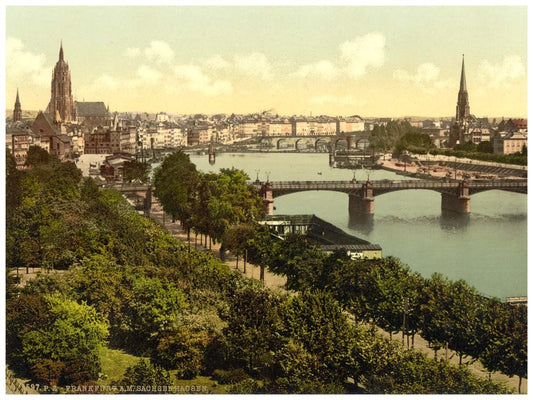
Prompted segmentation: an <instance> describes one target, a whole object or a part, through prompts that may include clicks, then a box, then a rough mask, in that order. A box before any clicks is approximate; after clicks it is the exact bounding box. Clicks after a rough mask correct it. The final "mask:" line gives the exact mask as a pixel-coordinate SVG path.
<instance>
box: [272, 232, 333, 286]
mask: <svg viewBox="0 0 533 400" xmlns="http://www.w3.org/2000/svg"><path fill="white" fill-rule="evenodd" d="M324 258H325V256H324V253H322V252H321V251H320V249H319V248H318V247H316V246H312V245H310V244H309V242H308V241H307V239H306V238H305V237H303V236H301V235H288V236H287V237H286V238H285V240H283V241H274V242H273V245H272V248H271V251H270V259H269V260H268V268H269V269H270V270H271V271H272V272H273V273H275V274H281V275H284V276H286V277H287V282H286V284H285V287H286V288H287V289H289V290H305V289H312V288H317V287H319V285H320V284H321V283H320V278H321V276H322V269H323V261H324Z"/></svg>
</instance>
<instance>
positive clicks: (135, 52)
mask: <svg viewBox="0 0 533 400" xmlns="http://www.w3.org/2000/svg"><path fill="white" fill-rule="evenodd" d="M125 54H126V57H131V58H135V57H138V56H140V55H141V49H139V48H138V47H128V48H127V49H126V52H125Z"/></svg>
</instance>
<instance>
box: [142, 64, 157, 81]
mask: <svg viewBox="0 0 533 400" xmlns="http://www.w3.org/2000/svg"><path fill="white" fill-rule="evenodd" d="M137 77H138V78H139V79H140V80H141V82H144V83H148V84H156V83H158V82H159V80H160V79H161V77H162V74H161V72H159V71H158V70H156V69H154V68H152V67H149V66H148V65H144V64H143V65H140V66H139V68H137Z"/></svg>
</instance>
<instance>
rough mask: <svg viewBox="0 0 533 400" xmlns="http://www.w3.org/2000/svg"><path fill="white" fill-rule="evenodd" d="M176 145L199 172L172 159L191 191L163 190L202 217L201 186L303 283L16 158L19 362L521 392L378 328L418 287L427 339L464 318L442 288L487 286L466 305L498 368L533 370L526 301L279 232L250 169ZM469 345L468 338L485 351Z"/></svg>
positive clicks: (263, 380)
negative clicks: (241, 268) (259, 276)
mask: <svg viewBox="0 0 533 400" xmlns="http://www.w3.org/2000/svg"><path fill="white" fill-rule="evenodd" d="M175 157H176V158H178V161H177V164H178V165H179V167H178V166H175V169H174V170H173V171H174V173H175V174H177V175H180V174H182V175H183V176H185V177H186V179H188V183H185V182H173V181H172V179H171V178H172V177H171V176H167V175H166V174H164V173H162V172H160V173H159V178H157V177H156V179H160V182H161V179H168V184H169V185H173V187H174V188H175V189H176V190H178V191H179V193H172V192H171V191H165V190H164V189H161V188H160V192H159V193H160V195H161V196H167V198H169V199H179V200H177V201H178V202H180V201H183V202H185V203H187V202H189V201H190V204H188V205H187V204H185V205H184V204H181V203H180V204H176V205H174V207H175V208H172V204H168V205H167V210H169V212H170V213H171V214H173V215H174V216H175V217H176V218H179V219H180V220H181V218H185V219H186V220H187V221H189V222H188V224H189V225H188V226H189V227H195V229H200V228H199V226H200V225H198V226H196V225H194V223H195V222H194V220H195V218H198V217H197V215H196V213H195V211H194V210H195V209H196V207H197V205H196V204H197V203H196V201H202V202H203V203H201V204H204V205H205V206H206V208H207V210H206V215H209V218H221V219H223V220H224V221H222V222H221V221H212V222H211V224H212V225H211V226H210V225H206V226H208V228H206V229H207V232H208V233H210V234H211V233H213V234H214V235H215V237H216V238H217V240H223V241H226V243H227V244H228V246H231V247H232V248H233V247H238V246H239V242H240V241H243V240H242V239H239V238H244V237H247V239H246V240H245V244H244V245H243V246H242V247H241V248H242V250H243V251H246V252H248V255H249V257H250V259H251V260H253V261H254V262H255V263H258V264H261V263H262V265H264V266H265V267H269V268H272V269H273V270H275V272H277V273H283V274H285V275H287V276H288V278H289V279H288V282H289V285H290V287H291V288H292V289H293V290H294V291H295V292H292V293H291V294H290V295H289V294H287V293H278V292H275V291H272V290H269V289H266V288H264V287H262V285H261V284H259V283H258V282H257V281H252V280H247V279H245V278H244V277H243V276H242V275H241V274H240V273H238V272H235V271H232V270H230V268H229V267H228V266H226V265H225V264H222V263H221V262H220V261H218V260H216V259H215V258H214V257H212V256H211V255H210V254H208V253H203V252H200V251H195V250H194V249H193V248H191V247H190V246H189V245H187V244H185V243H183V242H180V241H178V240H176V239H175V238H174V237H172V236H171V235H169V234H168V233H167V232H166V231H165V230H164V229H163V228H161V227H160V226H159V225H157V224H156V223H155V222H153V221H151V220H150V219H148V218H145V217H143V216H141V215H139V214H138V213H137V212H135V211H134V210H133V209H132V208H131V207H130V206H128V204H127V202H126V201H125V200H124V199H123V198H122V197H121V195H120V194H118V193H117V192H115V191H113V190H109V189H101V190H99V189H98V187H96V185H95V183H94V182H93V181H92V180H90V179H82V178H81V176H80V174H79V171H78V170H77V169H75V168H74V167H73V165H72V164H69V163H64V164H61V163H58V162H57V161H56V160H51V159H46V158H45V157H40V158H37V161H36V162H34V164H32V168H31V169H28V170H23V171H17V170H15V169H13V168H10V169H8V175H7V182H6V183H7V185H8V187H10V188H11V189H12V190H11V191H9V192H8V193H7V194H6V196H7V201H6V204H7V207H6V209H7V235H6V239H7V244H6V247H7V255H6V258H7V260H6V261H7V267H8V271H12V272H14V273H15V274H16V271H17V269H20V268H23V269H27V270H28V271H29V270H30V269H32V268H35V269H36V271H37V272H39V273H38V274H37V276H36V277H35V278H34V279H33V280H31V281H29V282H28V283H27V284H26V285H25V286H24V287H20V286H17V285H16V282H17V281H16V279H11V278H10V279H8V280H7V286H8V287H7V292H6V295H7V303H6V315H7V318H6V342H7V359H8V363H9V365H10V367H11V368H14V369H16V371H17V372H18V373H19V374H21V375H23V376H26V377H28V378H30V379H32V380H33V381H36V382H43V383H46V384H49V385H53V384H56V383H57V384H60V385H68V384H78V383H79V384H81V383H88V382H91V381H95V380H96V379H97V378H98V374H99V372H100V371H101V368H102V362H101V358H100V357H101V356H100V352H99V349H101V348H102V346H107V347H109V348H116V349H122V350H124V351H127V352H129V353H130V354H136V355H138V356H142V359H141V360H140V361H139V362H138V364H136V365H133V366H131V367H130V368H128V369H127V371H126V373H125V375H124V376H123V378H122V379H121V381H120V382H114V383H117V384H124V385H128V386H134V385H137V384H141V385H154V384H157V385H168V384H171V383H172V382H174V380H175V379H194V378H195V377H197V376H198V375H211V376H213V377H215V378H217V379H219V382H220V383H223V382H225V383H227V384H229V385H231V388H230V389H229V390H230V391H231V392H233V393H352V392H363V393H505V392H507V389H505V388H502V387H501V386H499V385H496V384H493V383H490V382H489V381H487V380H484V379H480V378H476V377H474V376H473V375H472V374H471V373H470V372H469V371H468V370H467V369H466V368H464V367H455V366H452V365H450V364H448V362H447V361H437V360H433V359H428V358H426V357H425V356H423V355H422V354H420V353H418V352H416V351H414V350H412V349H411V350H409V351H406V350H405V349H404V348H403V347H402V346H401V345H399V344H395V343H394V342H392V341H389V340H387V339H384V338H381V337H380V336H376V335H375V334H374V333H373V332H372V331H371V330H370V329H368V328H367V321H371V322H374V323H376V324H379V325H383V326H384V327H385V328H386V329H387V330H389V331H391V332H392V331H396V330H398V329H400V328H401V321H402V316H403V315H402V310H403V305H404V297H405V296H408V297H409V313H408V314H409V328H408V329H409V332H410V333H411V334H412V333H414V332H420V333H422V334H423V335H426V337H427V338H428V340H429V336H430V335H431V332H433V331H441V330H442V329H441V328H438V327H439V326H440V327H442V326H446V323H449V322H450V321H453V318H454V316H453V315H445V314H444V313H440V311H439V310H440V309H441V308H443V307H444V305H440V304H435V303H437V302H436V301H434V300H433V301H432V300H431V299H432V298H433V297H432V296H434V297H435V296H437V295H441V297H442V299H448V298H450V302H451V303H450V305H449V306H450V310H454V312H456V313H458V312H460V310H461V307H462V304H461V301H462V299H469V301H470V302H472V301H475V303H476V304H477V306H476V307H474V308H473V309H472V310H470V309H468V308H465V310H468V313H467V314H466V315H465V318H467V316H470V315H476V316H477V318H476V319H475V321H477V322H475V323H473V326H472V328H471V329H478V328H479V327H484V326H485V323H484V321H488V322H489V323H490V324H491V330H490V332H489V331H487V330H483V331H480V332H481V333H480V336H479V340H480V343H479V344H476V343H474V344H473V345H474V346H477V347H475V348H478V347H479V349H482V350H481V351H480V352H479V355H478V357H479V358H480V359H481V360H484V362H486V363H487V364H486V365H487V366H488V368H490V370H494V371H495V370H500V371H503V372H504V373H507V374H510V375H511V374H521V375H520V376H526V375H525V374H526V369H525V365H526V358H525V357H526V354H527V348H526V347H525V342H524V340H525V337H524V332H525V328H526V321H525V314H526V313H525V312H524V311H523V309H522V308H509V307H507V306H506V305H503V304H501V303H500V302H497V301H494V300H488V299H485V300H482V299H479V298H478V297H476V296H477V294H476V293H475V292H472V290H470V289H469V288H467V287H466V285H463V286H461V285H459V286H458V287H456V288H454V289H453V290H455V292H457V293H463V292H464V294H461V296H454V295H450V296H449V297H446V296H444V294H447V293H448V291H450V290H452V284H451V283H449V282H447V281H444V280H443V279H442V278H437V277H436V278H435V284H434V285H433V286H435V287H438V288H439V290H440V289H442V291H443V292H442V293H441V292H433V289H432V288H433V286H432V285H431V284H430V283H428V282H426V281H425V280H423V279H422V278H420V277H419V276H416V275H414V274H412V273H411V272H410V271H408V269H407V268H406V267H404V266H403V265H401V264H400V263H398V262H397V261H396V260H394V259H384V260H378V261H353V260H348V259H347V258H346V257H345V256H344V255H343V254H342V253H334V254H332V255H324V254H322V253H321V252H319V251H317V249H316V248H313V247H312V246H309V245H308V244H307V243H306V242H305V241H304V240H303V239H302V238H300V237H293V238H289V239H288V240H289V241H290V242H291V243H292V244H291V246H290V247H288V246H283V245H282V244H280V242H277V243H274V242H271V241H270V239H269V236H268V234H267V232H266V231H265V230H264V228H261V227H257V226H255V225H254V224H253V218H256V217H257V214H256V211H257V209H258V207H259V203H258V202H257V197H256V196H257V194H256V193H254V192H253V191H251V190H250V191H248V189H246V188H245V187H244V186H245V178H244V176H243V175H242V173H240V172H239V171H235V170H230V171H222V172H221V174H220V176H218V175H216V174H213V175H208V176H203V175H198V174H196V172H195V170H194V169H193V168H191V167H190V165H188V164H187V163H186V162H185V161H186V160H184V159H181V158H182V157H183V156H181V155H177V156H175ZM180 159H181V160H180ZM191 182H194V183H195V185H193V186H188V185H189V183H191ZM201 185H207V186H203V187H204V188H207V189H208V190H209V191H210V192H209V193H211V195H212V196H215V197H217V198H220V199H221V201H222V202H223V203H224V202H225V203H227V204H226V205H223V206H221V207H222V209H219V208H217V207H216V206H215V205H213V204H211V203H212V201H210V198H209V197H208V196H205V194H203V195H202V196H204V197H202V198H201V199H200V200H198V199H199V198H198V197H197V196H198V195H200V193H199V192H198V191H197V188H198V187H202V186H201ZM168 207H170V208H168ZM230 208H231V210H230ZM209 226H210V227H209ZM220 227H221V228H220ZM236 227H240V228H239V229H237V228H236ZM202 229H203V228H202ZM243 232H244V233H243ZM248 234H251V236H247V235H248ZM216 235H218V236H216ZM230 243H231V244H230ZM287 243H288V242H287ZM271 250H274V251H271ZM8 276H11V277H13V274H10V275H8ZM455 292H454V293H455ZM472 296H473V297H472ZM446 304H448V303H446ZM423 305H426V307H427V308H423ZM430 307H435V309H432V308H430ZM438 307H440V308H438ZM465 307H466V306H465ZM346 311H348V313H349V314H348V313H346ZM471 313H473V314H471ZM433 314H434V315H435V318H432V315H433ZM441 314H442V315H441ZM454 315H455V314H454ZM437 316H438V318H437ZM447 318H448V319H447ZM457 318H458V317H457ZM354 319H355V321H354ZM447 321H448V322H447ZM435 327H437V328H435ZM469 329H470V328H469ZM444 332H445V333H446V336H444V337H439V338H438V340H440V343H443V342H446V343H447V344H448V345H449V346H450V348H451V347H452V345H454V344H453V343H459V342H460V337H463V336H460V335H468V334H469V332H468V331H466V332H463V331H460V330H457V329H456V328H454V325H452V326H450V328H449V329H447V330H444ZM454 335H456V336H458V339H456V338H455V336H454ZM435 340H436V339H435ZM50 344H53V345H50ZM465 344H468V346H467V347H465V348H464V349H462V350H461V351H463V352H464V354H468V355H471V354H470V352H471V347H469V346H470V342H468V341H466V342H465ZM458 351H459V350H458ZM495 354H498V356H497V357H496V356H495ZM472 356H473V355H472Z"/></svg>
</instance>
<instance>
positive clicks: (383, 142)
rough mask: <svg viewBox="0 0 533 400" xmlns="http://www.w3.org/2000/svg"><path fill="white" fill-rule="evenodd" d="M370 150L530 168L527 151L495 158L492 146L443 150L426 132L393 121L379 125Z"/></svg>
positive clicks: (403, 122)
mask: <svg viewBox="0 0 533 400" xmlns="http://www.w3.org/2000/svg"><path fill="white" fill-rule="evenodd" d="M370 146H371V148H372V149H374V150H375V151H377V152H384V153H386V152H392V154H393V155H394V156H395V157H400V156H401V155H402V153H403V152H405V151H408V152H411V153H415V154H427V153H428V152H429V153H431V154H433V155H437V154H442V155H445V156H452V157H458V158H470V159H473V160H480V161H490V162H497V163H503V164H515V165H527V148H526V147H524V148H523V149H522V151H520V152H518V153H514V154H505V155H504V154H494V153H493V151H494V149H493V146H492V144H491V143H490V142H481V143H479V144H477V145H476V144H474V143H472V142H468V143H464V144H458V145H456V146H455V147H454V148H453V149H439V148H437V147H436V146H435V144H434V143H433V141H432V140H431V138H430V136H429V135H427V134H425V133H422V130H421V129H419V128H415V127H413V126H411V124H410V123H409V122H407V121H390V122H388V123H387V124H381V125H375V126H374V128H373V130H372V132H371V135H370Z"/></svg>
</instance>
